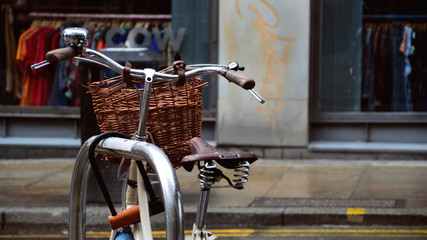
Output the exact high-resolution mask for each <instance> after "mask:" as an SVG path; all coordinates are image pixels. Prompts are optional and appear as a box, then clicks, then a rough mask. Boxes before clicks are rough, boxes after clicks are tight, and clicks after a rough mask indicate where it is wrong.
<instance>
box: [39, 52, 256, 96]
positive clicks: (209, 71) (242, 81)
mask: <svg viewBox="0 0 427 240" xmlns="http://www.w3.org/2000/svg"><path fill="white" fill-rule="evenodd" d="M81 54H82V55H86V56H91V57H93V58H94V59H87V58H80V57H78V59H80V60H84V61H89V62H91V63H95V64H98V65H100V66H102V67H107V68H109V69H111V70H113V71H115V72H117V73H119V74H123V70H124V66H122V65H120V64H119V63H117V62H116V61H114V60H112V59H111V58H109V57H107V56H106V55H104V54H102V53H100V52H98V51H96V50H93V49H90V48H85V47H83V48H81ZM77 55H79V51H78V50H76V49H75V48H73V47H70V46H68V47H65V48H60V49H55V50H52V51H49V52H48V53H47V54H46V60H45V61H43V62H40V63H37V64H34V65H32V66H31V69H33V70H34V69H37V68H40V67H43V66H46V65H48V64H49V63H51V64H56V63H58V62H60V61H64V60H68V59H72V58H74V57H76V56H77ZM188 67H190V68H193V67H194V69H191V70H188V71H186V72H185V77H186V78H192V77H197V76H200V75H221V76H223V77H225V78H226V79H227V80H228V81H229V82H232V83H234V84H236V85H238V86H240V87H242V88H243V89H246V90H248V91H249V92H250V93H251V94H252V95H253V96H254V97H255V98H256V99H257V100H258V101H259V102H260V103H264V102H265V100H264V99H263V98H262V97H261V96H260V95H259V94H258V93H257V92H256V91H255V90H253V88H254V87H255V80H254V79H252V78H251V77H249V76H247V75H244V74H242V73H239V72H237V71H236V70H241V69H243V68H242V67H239V66H238V64H237V63H235V62H232V63H230V64H229V65H227V66H223V65H213V64H210V65H194V66H191V65H190V66H188ZM171 71H173V70H171ZM169 72H170V71H169ZM169 72H156V71H154V72H153V71H152V70H151V71H148V69H131V70H130V75H131V76H132V77H136V78H146V76H147V74H149V75H151V76H150V77H151V78H152V79H151V80H162V81H170V82H175V81H178V78H179V77H178V75H177V74H170V73H169Z"/></svg>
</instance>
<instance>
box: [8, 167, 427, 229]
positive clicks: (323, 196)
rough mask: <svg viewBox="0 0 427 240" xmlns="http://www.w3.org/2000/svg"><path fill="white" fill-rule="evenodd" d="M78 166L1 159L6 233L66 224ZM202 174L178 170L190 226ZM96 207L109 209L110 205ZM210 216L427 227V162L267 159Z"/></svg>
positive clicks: (239, 221)
mask: <svg viewBox="0 0 427 240" xmlns="http://www.w3.org/2000/svg"><path fill="white" fill-rule="evenodd" d="M73 165H74V160H72V159H43V160H0V192H1V194H0V214H1V216H2V218H1V225H2V229H3V230H7V228H8V226H13V225H14V224H22V223H28V224H33V225H34V224H36V225H37V224H39V223H40V224H41V223H44V224H46V223H52V224H60V225H61V226H66V225H67V222H68V204H69V191H70V182H71V175H72V171H73ZM224 173H225V174H226V175H228V176H232V174H233V172H227V171H224ZM197 174H198V173H197V172H196V171H195V170H193V172H191V173H189V172H186V171H185V170H184V169H183V168H180V169H178V170H177V176H178V180H179V184H180V188H181V193H182V200H183V204H184V211H185V212H186V214H188V215H186V216H188V217H186V218H188V219H189V221H190V220H192V219H193V216H194V212H195V211H196V205H197V200H198V197H199V190H200V184H199V182H198V178H197ZM117 186H119V185H117ZM89 189H91V188H90V187H89ZM93 194H94V193H92V195H93ZM88 195H90V194H88ZM95 195H96V194H95ZM94 198H95V199H96V198H97V197H96V196H95V197H94ZM99 199H100V200H101V202H102V198H101V197H99ZM95 202H96V201H95ZM89 206H93V207H94V208H102V209H105V210H108V209H107V208H106V207H104V205H103V204H102V203H93V204H92V205H91V204H89ZM101 211H104V210H101ZM88 212H89V210H88ZM89 215H90V214H89ZM88 217H89V216H88ZM95 217H96V216H95ZM208 218H209V219H212V220H210V221H211V222H212V223H214V222H217V221H220V222H221V223H224V224H235V225H245V224H246V225H256V224H259V225H281V226H286V225H298V224H309V225H310V224H362V225H363V224H365V225H371V224H380V225H381V224H383V225H390V224H391V225H394V224H396V225H426V226H427V161H410V160H402V161H364V160H355V161H350V160H268V159H260V160H258V161H257V162H256V163H254V164H252V165H251V170H250V176H249V182H248V183H247V184H246V185H245V189H243V190H236V189H231V188H220V189H213V190H212V191H211V195H210V204H209V211H208ZM219 219H222V220H219ZM96 222H97V221H91V223H92V224H96ZM208 224H209V222H208Z"/></svg>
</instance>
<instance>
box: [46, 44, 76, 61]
mask: <svg viewBox="0 0 427 240" xmlns="http://www.w3.org/2000/svg"><path fill="white" fill-rule="evenodd" d="M77 55H78V53H77V51H76V50H74V49H73V48H71V47H65V48H58V49H55V50H52V51H49V52H48V53H46V60H47V61H48V62H49V63H52V64H55V63H58V62H61V61H64V60H68V59H71V58H73V57H75V56H77Z"/></svg>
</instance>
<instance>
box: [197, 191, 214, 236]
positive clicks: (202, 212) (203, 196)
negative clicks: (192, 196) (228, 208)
mask: <svg viewBox="0 0 427 240" xmlns="http://www.w3.org/2000/svg"><path fill="white" fill-rule="evenodd" d="M210 190H211V189H210V188H203V187H202V188H201V191H200V196H199V205H198V206H197V215H196V222H195V223H196V226H197V227H198V228H204V227H205V220H206V214H207V210H208V204H209V195H210Z"/></svg>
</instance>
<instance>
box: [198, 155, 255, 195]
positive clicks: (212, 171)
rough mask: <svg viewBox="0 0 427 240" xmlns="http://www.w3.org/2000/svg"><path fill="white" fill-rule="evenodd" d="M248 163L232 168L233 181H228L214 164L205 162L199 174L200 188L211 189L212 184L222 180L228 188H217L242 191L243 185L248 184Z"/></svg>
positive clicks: (244, 162) (241, 163)
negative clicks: (231, 188) (224, 180)
mask: <svg viewBox="0 0 427 240" xmlns="http://www.w3.org/2000/svg"><path fill="white" fill-rule="evenodd" d="M249 170H250V168H249V162H248V161H242V162H240V163H239V165H238V166H236V167H235V168H234V175H233V177H234V179H233V180H230V178H228V177H227V176H225V175H224V174H223V172H222V171H221V170H219V169H218V168H217V166H216V164H215V163H214V162H212V161H207V162H206V163H205V164H204V165H203V166H202V167H201V168H200V173H199V181H200V184H201V185H202V188H204V189H207V188H213V186H212V185H213V184H215V183H216V182H219V181H221V179H222V178H224V179H226V180H227V182H228V184H229V186H218V187H233V188H236V189H243V185H244V184H245V183H247V182H248V177H249Z"/></svg>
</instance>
